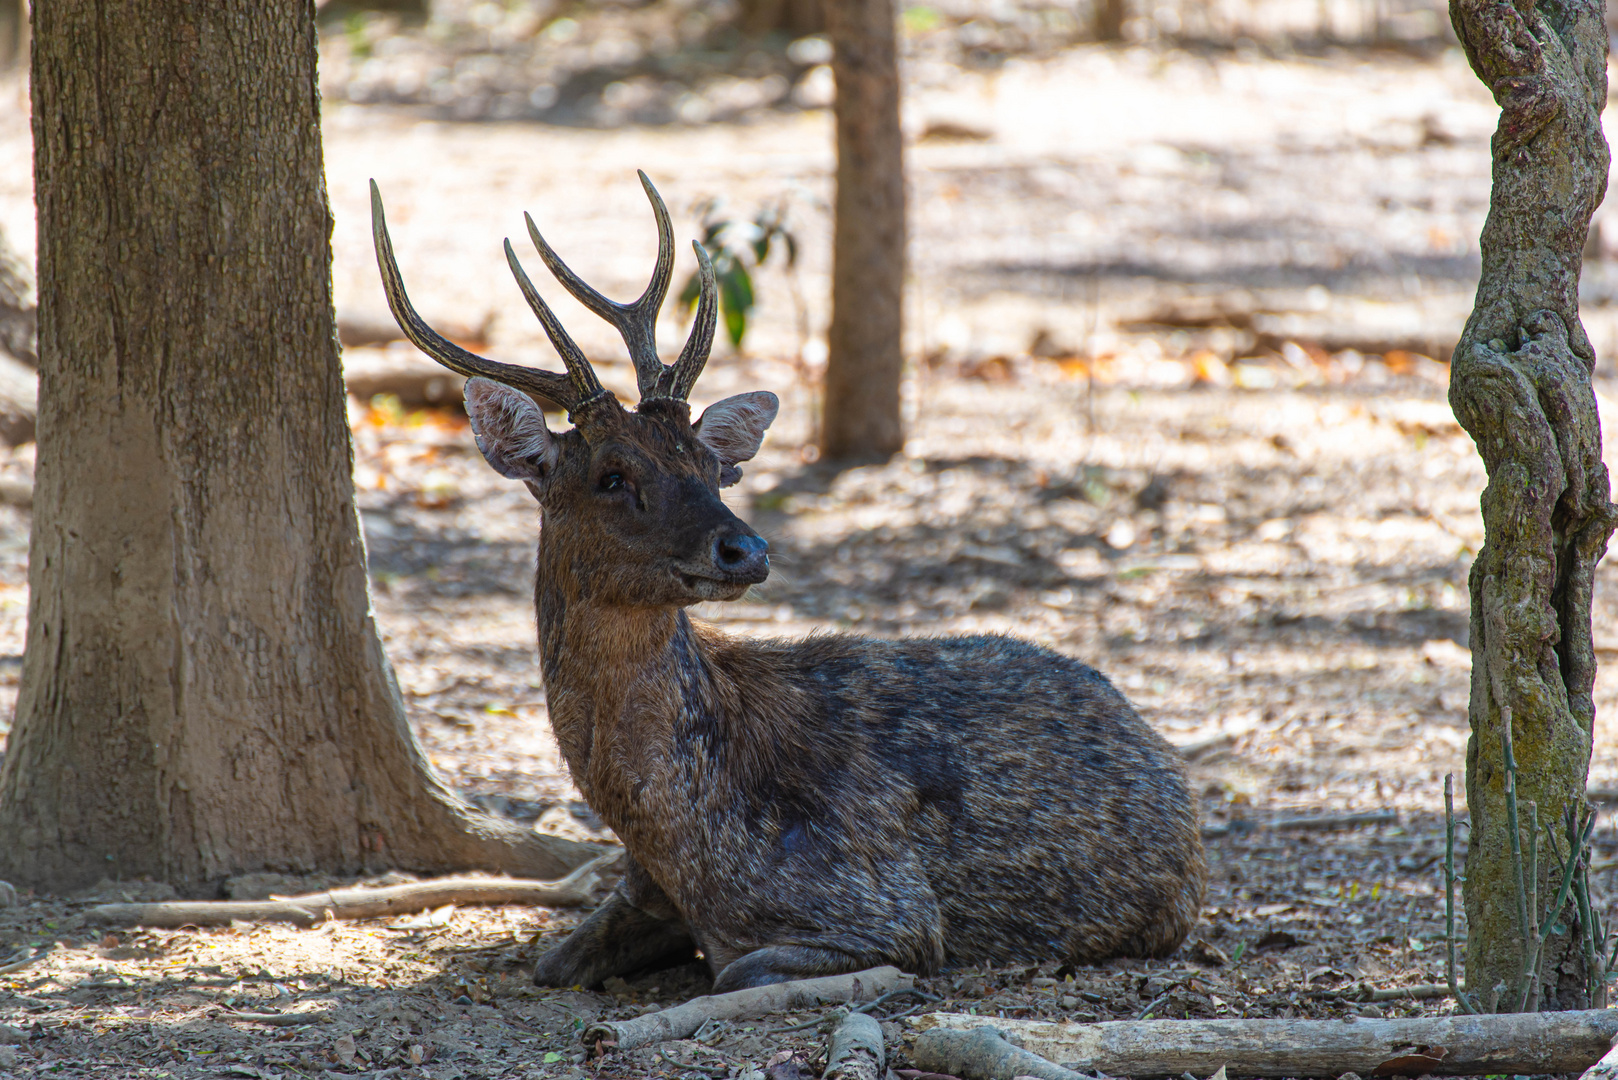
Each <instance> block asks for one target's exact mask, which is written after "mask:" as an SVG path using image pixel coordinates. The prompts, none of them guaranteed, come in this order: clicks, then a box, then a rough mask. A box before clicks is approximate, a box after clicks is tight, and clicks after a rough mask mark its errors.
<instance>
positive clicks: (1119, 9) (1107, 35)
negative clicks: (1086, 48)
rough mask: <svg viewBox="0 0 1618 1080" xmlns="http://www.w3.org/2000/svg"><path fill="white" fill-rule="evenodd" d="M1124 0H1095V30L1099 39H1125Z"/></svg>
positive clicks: (1125, 13)
mask: <svg viewBox="0 0 1618 1080" xmlns="http://www.w3.org/2000/svg"><path fill="white" fill-rule="evenodd" d="M1125 8H1126V5H1125V4H1124V0H1095V13H1094V20H1093V31H1094V33H1095V37H1096V40H1097V41H1122V40H1124V17H1125V15H1127V14H1128V12H1127V11H1126V10H1125Z"/></svg>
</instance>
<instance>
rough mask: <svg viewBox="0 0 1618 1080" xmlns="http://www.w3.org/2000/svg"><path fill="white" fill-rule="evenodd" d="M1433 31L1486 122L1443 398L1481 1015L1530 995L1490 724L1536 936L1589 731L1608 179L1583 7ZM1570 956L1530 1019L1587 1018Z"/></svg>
mask: <svg viewBox="0 0 1618 1080" xmlns="http://www.w3.org/2000/svg"><path fill="white" fill-rule="evenodd" d="M1450 18H1451V20H1452V21H1453V23H1454V25H1455V31H1456V34H1457V35H1458V36H1459V37H1460V40H1461V43H1462V45H1463V47H1464V48H1465V50H1466V54H1467V58H1468V59H1469V60H1470V61H1471V64H1472V68H1473V70H1474V71H1475V72H1476V73H1477V75H1478V77H1479V78H1480V79H1482V80H1483V82H1484V83H1485V84H1486V85H1487V86H1489V88H1490V89H1491V90H1492V91H1493V93H1494V96H1495V100H1496V101H1497V102H1498V103H1499V104H1500V107H1501V113H1500V125H1499V128H1498V129H1497V130H1496V132H1495V135H1494V140H1493V144H1492V154H1493V169H1494V186H1493V192H1492V195H1491V199H1490V204H1489V215H1488V219H1487V220H1486V221H1485V223H1484V226H1483V235H1482V238H1481V242H1480V246H1481V248H1482V255H1483V274H1482V278H1481V280H1480V281H1479V283H1478V293H1477V301H1476V306H1475V307H1474V309H1473V312H1472V316H1471V318H1470V319H1469V320H1468V321H1467V324H1466V328H1465V330H1464V331H1463V333H1462V335H1461V339H1460V342H1459V344H1458V345H1457V346H1456V348H1455V353H1454V356H1453V360H1452V370H1451V375H1450V390H1449V398H1450V405H1451V407H1452V408H1453V409H1454V410H1455V416H1456V418H1457V419H1458V420H1459V421H1460V422H1461V424H1462V426H1463V427H1465V428H1466V430H1467V432H1468V433H1469V434H1470V435H1471V436H1472V438H1473V441H1474V442H1475V443H1476V444H1477V447H1478V452H1479V453H1480V454H1481V455H1482V457H1483V460H1484V464H1485V465H1486V467H1487V469H1488V474H1489V484H1488V487H1487V489H1486V490H1485V491H1484V493H1483V499H1482V508H1483V521H1484V528H1485V536H1486V538H1485V540H1484V544H1483V550H1482V551H1480V552H1479V553H1478V556H1477V560H1476V562H1475V563H1474V564H1473V566H1472V573H1471V610H1472V617H1471V634H1472V640H1471V647H1472V698H1471V707H1470V718H1471V724H1472V738H1471V741H1470V743H1469V745H1468V747H1467V770H1466V772H1467V775H1466V791H1467V802H1468V805H1469V807H1470V809H1471V814H1472V840H1471V845H1470V848H1469V851H1470V854H1469V856H1468V860H1467V867H1466V889H1465V896H1466V913H1467V943H1466V967H1467V985H1468V987H1469V988H1470V992H1471V994H1472V996H1473V997H1474V998H1475V999H1477V1000H1478V1001H1479V1002H1480V1004H1481V1005H1482V1006H1483V1007H1487V1008H1498V1009H1502V1010H1508V1009H1511V1008H1515V1007H1516V1006H1517V1003H1518V1002H1519V1001H1521V1000H1523V999H1524V998H1527V999H1528V1000H1530V1001H1532V1000H1533V997H1534V995H1533V994H1532V993H1530V994H1526V995H1525V994H1524V993H1523V991H1524V989H1525V979H1524V977H1523V975H1522V971H1521V964H1522V955H1523V948H1522V934H1521V932H1520V929H1519V927H1518V925H1517V910H1518V909H1517V891H1516V886H1515V875H1514V872H1513V869H1512V858H1511V851H1510V847H1511V845H1510V835H1509V830H1508V827H1507V824H1506V810H1505V796H1504V779H1505V778H1504V769H1503V757H1502V749H1501V725H1502V722H1503V721H1502V718H1503V717H1505V716H1509V717H1510V718H1511V723H1512V737H1513V743H1514V747H1515V756H1516V759H1517V761H1518V764H1519V766H1520V772H1519V776H1518V781H1517V784H1518V798H1519V802H1520V804H1521V805H1522V806H1523V807H1524V828H1523V838H1522V842H1523V847H1524V849H1525V850H1526V847H1527V841H1528V837H1527V835H1526V833H1527V818H1526V808H1527V805H1528V803H1529V802H1530V801H1531V802H1533V803H1535V804H1536V805H1537V807H1538V811H1539V820H1540V821H1541V822H1542V823H1545V824H1549V825H1551V826H1553V831H1554V833H1555V834H1556V835H1557V837H1558V838H1559V842H1558V844H1557V850H1556V851H1555V852H1554V853H1553V857H1544V855H1543V854H1542V857H1541V859H1540V866H1541V874H1540V882H1539V890H1538V891H1539V897H1540V905H1541V908H1542V910H1541V913H1540V918H1541V919H1542V920H1543V919H1544V918H1545V912H1544V910H1543V909H1544V908H1545V907H1546V906H1548V903H1549V898H1550V897H1551V896H1552V895H1553V894H1554V891H1555V887H1556V886H1555V884H1554V883H1552V881H1551V875H1552V874H1555V873H1556V865H1555V864H1556V862H1557V861H1558V860H1559V859H1565V858H1566V857H1567V851H1566V843H1565V841H1560V836H1561V833H1562V829H1561V828H1560V823H1561V819H1562V815H1563V813H1564V812H1565V811H1566V810H1567V808H1569V807H1582V806H1583V804H1584V786H1585V780H1586V776H1587V774H1588V768H1589V761H1590V750H1591V733H1592V723H1593V720H1594V716H1595V706H1594V703H1593V700H1592V696H1591V691H1592V688H1593V686H1594V683H1595V673H1596V661H1595V651H1594V648H1593V646H1592V643H1591V631H1590V602H1591V593H1592V589H1593V587H1594V581H1595V568H1596V563H1597V562H1598V561H1599V560H1600V558H1601V556H1602V555H1603V554H1604V553H1605V552H1606V548H1607V539H1608V537H1609V536H1611V534H1612V531H1613V527H1614V524H1615V521H1618V517H1615V513H1614V508H1613V506H1612V505H1611V503H1610V502H1609V499H1608V496H1609V492H1610V487H1609V483H1608V476H1607V469H1606V467H1605V466H1603V465H1602V463H1601V429H1600V424H1599V421H1598V417H1597V414H1596V403H1595V396H1594V393H1593V391H1592V389H1591V385H1590V377H1591V373H1592V371H1593V370H1594V368H1595V360H1596V358H1595V352H1594V350H1593V349H1592V347H1591V345H1590V341H1589V338H1588V337H1586V336H1585V332H1584V328H1583V326H1582V325H1580V323H1579V314H1578V286H1579V271H1580V265H1581V254H1580V253H1581V252H1582V250H1583V248H1584V241H1585V236H1586V234H1587V232H1588V229H1589V224H1590V215H1591V214H1592V213H1593V212H1594V210H1595V208H1596V206H1597V205H1599V204H1600V202H1601V199H1602V196H1603V194H1604V193H1605V191H1606V183H1607V167H1608V160H1609V158H1608V151H1607V143H1606V140H1605V139H1604V138H1603V136H1602V132H1601V110H1602V108H1603V106H1604V105H1605V104H1606V98H1607V69H1606V58H1607V33H1606V27H1605V23H1604V21H1603V12H1602V5H1601V4H1600V3H1597V2H1594V0H1573V2H1571V3H1565V4H1564V3H1549V2H1542V3H1539V4H1534V3H1532V2H1529V0H1525V2H1523V3H1522V4H1520V5H1519V6H1513V5H1512V4H1508V3H1501V2H1499V0H1451V5H1450ZM1508 710H1509V711H1508ZM1541 841H1542V847H1545V846H1547V844H1548V842H1547V841H1546V840H1545V838H1544V837H1542V838H1541ZM1558 876H1559V875H1558ZM1578 941H1579V937H1578V935H1577V934H1563V935H1552V936H1549V937H1548V938H1547V940H1546V943H1545V954H1546V955H1545V957H1544V963H1543V966H1542V967H1541V969H1540V970H1541V971H1543V972H1547V973H1550V974H1548V975H1547V976H1544V977H1543V978H1542V980H1541V987H1540V991H1539V994H1538V1000H1539V1003H1540V1004H1541V1006H1542V1007H1543V1008H1547V1009H1553V1008H1554V1009H1569V1008H1582V1007H1585V1006H1586V1005H1587V1004H1589V994H1588V992H1587V989H1586V982H1585V978H1586V972H1585V963H1584V956H1583V954H1582V952H1581V950H1580V949H1579V947H1578ZM1501 984H1503V985H1504V992H1503V993H1501V994H1499V995H1498V996H1496V995H1495V993H1494V989H1495V987H1497V986H1500V985H1501Z"/></svg>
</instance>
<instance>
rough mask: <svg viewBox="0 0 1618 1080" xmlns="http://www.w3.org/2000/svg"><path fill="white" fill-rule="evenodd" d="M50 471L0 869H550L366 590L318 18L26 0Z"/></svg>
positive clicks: (124, 1)
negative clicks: (32, 11)
mask: <svg viewBox="0 0 1618 1080" xmlns="http://www.w3.org/2000/svg"><path fill="white" fill-rule="evenodd" d="M35 34H36V37H35V41H34V71H33V94H34V110H33V116H34V151H35V181H36V192H37V199H38V206H39V281H40V286H41V287H40V289H39V293H40V300H41V303H40V309H39V346H40V357H39V359H40V416H39V458H38V472H37V480H36V484H37V486H36V488H35V496H34V507H35V510H34V532H33V541H32V548H31V552H30V562H29V586H30V598H29V610H28V644H27V653H26V656H25V658H24V662H23V674H22V686H21V690H20V694H19V700H18V704H17V721H16V725H15V727H14V728H13V730H12V733H11V738H10V744H9V748H8V753H7V754H6V757H5V763H4V766H3V769H0V836H4V837H6V841H5V842H4V843H0V877H4V878H7V879H9V880H11V881H13V882H14V883H16V884H18V885H29V886H34V887H40V888H47V889H57V890H59V889H67V888H71V887H75V886H80V885H83V884H86V883H88V882H93V881H95V880H97V879H98V878H101V877H133V876H136V875H150V876H152V877H154V878H158V879H161V880H167V881H170V882H173V883H175V884H176V885H178V886H180V887H182V888H184V889H186V890H187V891H189V892H193V893H199V892H206V891H207V890H208V889H209V888H210V887H212V886H213V885H215V884H216V883H217V882H218V880H219V879H221V878H222V877H224V876H225V875H228V874H231V873H236V872H240V871H246V870H258V869H275V870H285V871H309V870H315V869H323V870H332V871H351V870H361V869H370V868H380V867H386V866H404V867H409V868H414V869H420V870H429V871H431V870H451V869H459V868H469V867H482V868H488V869H501V868H503V869H509V870H513V871H520V872H523V873H529V874H538V875H551V874H558V873H561V872H563V871H565V870H567V869H568V868H570V867H572V866H573V865H576V864H577V863H578V862H580V861H582V859H583V858H584V857H586V856H587V855H589V854H591V853H592V849H590V848H589V847H587V846H585V845H577V844H570V843H567V842H565V841H561V840H558V839H556V838H553V837H539V836H537V835H536V834H534V833H532V832H530V831H528V830H523V829H518V828H516V827H515V826H512V825H510V824H509V823H505V822H502V821H499V820H497V819H494V818H491V817H488V816H487V815H482V814H479V813H477V812H475V811H472V810H471V809H470V808H468V807H467V806H465V805H464V804H462V803H460V802H459V801H458V800H457V799H456V798H455V797H454V796H453V795H452V794H451V793H450V792H449V791H448V790H447V789H446V788H444V787H443V786H442V784H440V783H439V782H438V781H437V780H436V779H434V777H433V776H432V774H431V772H430V770H429V769H428V767H427V764H426V762H425V761H424V760H423V757H422V754H421V751H420V749H419V748H418V747H417V746H416V744H415V741H414V739H413V738H412V736H411V733H410V730H409V728H408V726H407V725H406V723H405V718H404V711H403V708H402V705H401V702H400V698H399V693H398V690H397V688H396V686H395V685H394V682H393V677H392V672H391V669H390V668H389V666H388V664H387V661H386V659H385V657H384V656H383V654H382V649H381V645H380V642H379V639H378V637H377V631H376V626H375V623H374V622H373V619H372V614H371V610H370V603H369V596H368V592H367V584H366V573H365V557H364V550H363V548H362V545H361V541H360V538H359V531H358V527H357V522H356V515H355V510H354V503H353V485H352V480H351V475H350V474H351V468H352V451H351V448H350V443H349V432H348V427H347V422H346V417H345V411H344V400H343V384H342V380H341V378H340V373H339V368H338V355H337V339H336V332H335V320H334V317H333V313H332V302H331V285H330V258H331V255H330V244H329V234H330V230H331V214H330V211H329V209H328V206H327V202H326V192H325V184H324V179H323V171H322V162H321V145H320V106H319V98H318V94H317V91H316V85H315V59H316V54H315V24H314V8H313V5H312V3H310V2H309V0H301V2H300V0H262V2H254V3H231V4H174V3H167V2H163V0H53V2H51V3H49V4H42V5H41V6H40V8H39V10H38V13H37V21H36V25H35Z"/></svg>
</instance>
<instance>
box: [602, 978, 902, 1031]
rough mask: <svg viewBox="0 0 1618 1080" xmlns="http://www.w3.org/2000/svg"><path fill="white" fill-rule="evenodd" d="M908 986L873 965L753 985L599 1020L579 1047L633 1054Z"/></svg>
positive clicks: (863, 998)
mask: <svg viewBox="0 0 1618 1080" xmlns="http://www.w3.org/2000/svg"><path fill="white" fill-rule="evenodd" d="M913 982H914V976H911V975H906V974H905V973H904V972H902V971H900V970H899V969H898V968H894V967H879V968H870V969H868V970H866V971H857V972H855V973H854V974H852V975H831V976H828V977H826V978H824V979H803V980H800V981H797V982H784V983H773V984H771V985H769V986H754V987H751V988H749V989H747V990H737V991H736V992H734V993H730V994H712V995H710V996H708V997H699V998H693V999H691V1000H690V1001H688V1002H686V1003H685V1004H684V1005H676V1006H674V1007H673V1008H672V1009H664V1010H662V1011H661V1012H655V1013H647V1014H646V1015H645V1016H637V1017H635V1018H634V1019H633V1020H604V1021H600V1022H597V1023H595V1024H591V1025H590V1026H588V1027H586V1028H585V1029H584V1036H583V1038H584V1044H585V1045H586V1046H594V1045H595V1044H596V1041H597V1040H601V1041H604V1042H613V1043H616V1044H617V1046H618V1049H620V1050H633V1049H635V1048H636V1047H640V1046H651V1045H653V1044H655V1043H660V1042H667V1041H669V1040H670V1039H684V1038H688V1037H689V1036H691V1035H693V1034H695V1033H696V1030H697V1029H698V1028H700V1027H701V1026H702V1025H703V1024H705V1023H707V1022H708V1021H709V1020H740V1019H742V1018H743V1017H748V1016H763V1015H765V1014H767V1013H777V1012H792V1011H793V1010H796V1009H812V1008H815V1007H816V1006H818V1005H833V1004H839V1005H840V1004H843V1003H845V1002H850V1001H868V1000H871V999H873V998H878V997H881V996H882V995H883V994H886V993H889V992H890V991H893V990H898V989H900V988H903V987H908V986H910V985H911V984H912V983H913Z"/></svg>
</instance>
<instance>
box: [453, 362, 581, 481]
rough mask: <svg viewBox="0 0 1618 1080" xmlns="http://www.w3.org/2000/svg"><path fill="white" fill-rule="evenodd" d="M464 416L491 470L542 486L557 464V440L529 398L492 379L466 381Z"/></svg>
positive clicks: (537, 407)
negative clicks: (469, 420) (470, 422)
mask: <svg viewBox="0 0 1618 1080" xmlns="http://www.w3.org/2000/svg"><path fill="white" fill-rule="evenodd" d="M466 415H467V417H468V418H470V419H471V421H472V434H473V436H474V437H475V438H476V439H477V443H478V449H479V450H481V451H483V458H484V460H485V461H487V462H488V463H489V464H490V466H492V467H493V468H494V471H495V472H497V473H499V474H500V475H501V476H504V477H507V478H509V479H512V480H526V481H528V482H529V483H533V484H538V483H543V482H544V480H545V478H546V477H547V476H549V475H550V471H551V469H552V468H554V467H555V465H556V460H557V457H558V451H557V448H556V437H555V436H554V435H552V434H551V432H550V429H549V428H547V427H546V426H545V414H544V413H542V412H540V411H539V406H537V405H535V404H534V401H533V399H532V398H530V397H529V396H528V395H527V394H525V393H523V392H522V391H521V390H514V389H512V388H511V387H509V386H506V385H505V384H503V383H497V382H495V381H493V380H492V379H483V378H471V379H468V380H466Z"/></svg>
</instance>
